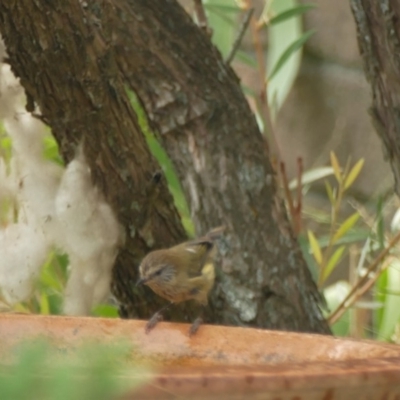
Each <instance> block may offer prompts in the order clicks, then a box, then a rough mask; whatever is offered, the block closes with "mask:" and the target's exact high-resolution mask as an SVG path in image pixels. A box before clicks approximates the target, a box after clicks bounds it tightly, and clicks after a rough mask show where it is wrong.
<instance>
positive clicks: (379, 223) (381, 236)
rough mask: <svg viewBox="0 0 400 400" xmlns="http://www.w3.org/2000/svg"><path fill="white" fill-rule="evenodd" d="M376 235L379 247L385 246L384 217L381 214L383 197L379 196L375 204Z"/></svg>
mask: <svg viewBox="0 0 400 400" xmlns="http://www.w3.org/2000/svg"><path fill="white" fill-rule="evenodd" d="M376 236H377V238H378V243H379V249H380V250H382V249H383V248H384V247H385V219H384V215H383V197H382V196H379V199H378V204H377V206H376Z"/></svg>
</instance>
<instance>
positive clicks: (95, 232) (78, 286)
mask: <svg viewBox="0 0 400 400" xmlns="http://www.w3.org/2000/svg"><path fill="white" fill-rule="evenodd" d="M55 208H56V219H57V221H58V222H59V224H60V231H61V232H62V236H60V238H59V245H60V247H62V248H63V249H64V250H65V251H66V252H67V253H68V255H69V259H70V279H69V281H68V284H67V288H66V291H65V304H64V310H65V312H66V313H67V314H69V315H81V314H87V313H88V312H89V311H90V309H91V308H92V307H93V306H94V305H95V304H96V303H98V302H100V301H101V300H104V298H105V296H106V295H107V293H108V291H109V286H110V280H111V268H112V266H113V263H114V260H115V256H116V248H117V245H118V240H119V226H118V223H117V221H116V219H115V217H114V215H113V213H112V210H111V208H110V206H109V205H108V204H106V203H105V202H104V200H103V199H102V196H101V195H100V193H99V191H98V190H97V189H96V188H95V187H93V185H92V183H91V176H90V170H89V168H88V166H87V163H86V161H85V159H84V156H83V153H82V151H81V150H79V151H78V154H77V156H76V158H75V159H74V160H73V161H71V162H70V163H69V165H68V166H67V168H66V171H65V173H64V175H63V177H62V179H61V183H60V186H59V190H58V192H57V196H56V199H55Z"/></svg>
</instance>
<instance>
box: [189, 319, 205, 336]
mask: <svg viewBox="0 0 400 400" xmlns="http://www.w3.org/2000/svg"><path fill="white" fill-rule="evenodd" d="M202 323H203V319H202V318H201V317H198V318H196V319H195V320H194V322H193V324H192V326H191V327H190V329H189V336H193V335H195V334H196V333H197V331H198V330H199V327H200V325H201V324H202Z"/></svg>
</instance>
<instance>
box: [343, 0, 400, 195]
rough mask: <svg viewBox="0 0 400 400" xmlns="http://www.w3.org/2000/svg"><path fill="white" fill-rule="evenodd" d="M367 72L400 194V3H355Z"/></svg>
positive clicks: (374, 112)
mask: <svg viewBox="0 0 400 400" xmlns="http://www.w3.org/2000/svg"><path fill="white" fill-rule="evenodd" d="M350 4H351V8H352V11H353V16H354V19H355V22H356V25H357V33H358V35H357V36H358V44H359V48H360V52H361V56H362V58H363V62H364V71H365V75H366V77H367V80H368V82H369V83H370V85H371V89H372V106H371V108H370V110H369V112H370V115H371V117H372V122H373V124H374V126H375V129H376V132H377V133H378V135H379V137H380V138H381V140H382V143H383V149H384V154H385V158H387V159H388V160H389V162H390V165H391V168H392V171H393V174H394V177H395V191H396V193H397V194H398V195H400V96H399V93H400V56H399V54H400V53H399V52H400V23H399V21H400V3H399V2H398V1H395V0H391V1H390V0H378V1H376V0H351V1H350Z"/></svg>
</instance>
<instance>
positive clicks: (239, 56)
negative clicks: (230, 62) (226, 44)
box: [236, 50, 258, 68]
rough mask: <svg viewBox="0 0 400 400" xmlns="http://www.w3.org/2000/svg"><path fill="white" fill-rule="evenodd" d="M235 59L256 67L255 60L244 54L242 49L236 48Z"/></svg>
mask: <svg viewBox="0 0 400 400" xmlns="http://www.w3.org/2000/svg"><path fill="white" fill-rule="evenodd" d="M236 59H237V60H239V61H241V62H242V63H243V64H246V65H248V66H250V67H252V68H257V65H258V64H257V61H256V60H255V59H254V58H253V57H251V56H249V55H248V54H246V53H245V52H244V51H241V50H238V51H237V53H236Z"/></svg>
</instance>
